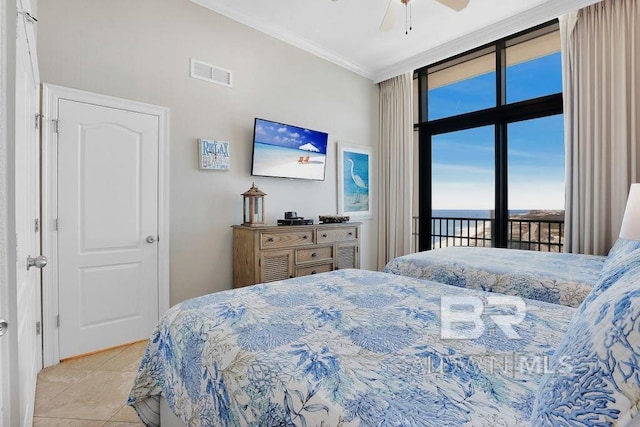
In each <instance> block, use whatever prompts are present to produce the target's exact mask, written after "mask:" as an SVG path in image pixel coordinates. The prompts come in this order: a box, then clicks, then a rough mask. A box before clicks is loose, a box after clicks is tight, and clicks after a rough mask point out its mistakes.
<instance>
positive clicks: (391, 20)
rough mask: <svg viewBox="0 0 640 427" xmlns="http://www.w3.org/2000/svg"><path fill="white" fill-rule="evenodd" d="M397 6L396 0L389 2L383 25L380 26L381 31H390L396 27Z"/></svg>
mask: <svg viewBox="0 0 640 427" xmlns="http://www.w3.org/2000/svg"><path fill="white" fill-rule="evenodd" d="M396 6H397V4H395V2H394V0H389V4H388V5H387V11H386V12H385V14H384V18H382V23H381V24H380V31H389V30H391V29H393V27H394V26H395V25H396V16H397V8H396Z"/></svg>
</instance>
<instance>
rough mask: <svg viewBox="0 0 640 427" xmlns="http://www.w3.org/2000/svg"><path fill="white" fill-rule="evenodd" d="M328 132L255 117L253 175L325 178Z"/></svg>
mask: <svg viewBox="0 0 640 427" xmlns="http://www.w3.org/2000/svg"><path fill="white" fill-rule="evenodd" d="M327 138H328V135H327V134H326V133H324V132H318V131H317V130H311V129H305V128H300V127H297V126H292V125H287V124H284V123H277V122H272V121H269V120H263V119H258V118H256V120H255V123H254V126H253V161H252V166H251V175H255V176H270V177H277V178H299V179H312V180H316V181H324V174H325V169H326V163H327Z"/></svg>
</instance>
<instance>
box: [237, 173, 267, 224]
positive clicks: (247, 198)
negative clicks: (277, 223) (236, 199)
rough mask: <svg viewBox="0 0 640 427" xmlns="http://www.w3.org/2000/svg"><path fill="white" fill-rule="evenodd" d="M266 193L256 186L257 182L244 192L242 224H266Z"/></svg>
mask: <svg viewBox="0 0 640 427" xmlns="http://www.w3.org/2000/svg"><path fill="white" fill-rule="evenodd" d="M266 195H267V194H266V193H263V192H262V191H260V190H259V189H258V187H256V183H255V182H254V183H252V184H251V188H250V189H248V190H247V191H245V192H244V193H242V202H243V205H244V209H243V221H242V225H248V226H250V227H259V226H262V225H264V196H266Z"/></svg>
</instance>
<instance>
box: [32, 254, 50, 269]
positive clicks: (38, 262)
mask: <svg viewBox="0 0 640 427" xmlns="http://www.w3.org/2000/svg"><path fill="white" fill-rule="evenodd" d="M48 261H49V260H48V259H47V257H46V256H44V255H40V256H37V257H35V258H32V257H31V255H29V256H27V271H29V269H30V268H31V267H35V268H42V267H44V266H45V265H47V262H48Z"/></svg>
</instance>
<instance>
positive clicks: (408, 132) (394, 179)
mask: <svg viewBox="0 0 640 427" xmlns="http://www.w3.org/2000/svg"><path fill="white" fill-rule="evenodd" d="M412 106H413V101H412V75H411V73H406V74H403V75H400V76H397V77H394V78H392V79H389V80H386V81H384V82H382V83H380V120H379V127H380V132H379V135H378V144H379V145H378V153H379V154H378V157H379V161H378V165H379V168H378V189H379V192H378V198H379V199H378V200H379V203H378V269H379V270H381V269H382V268H383V267H384V266H385V264H386V263H387V262H389V261H390V260H391V259H393V258H395V257H397V256H400V255H405V254H408V253H409V252H410V251H411V209H412V208H411V195H412V189H411V187H412V184H413V123H412V118H413V113H412Z"/></svg>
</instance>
